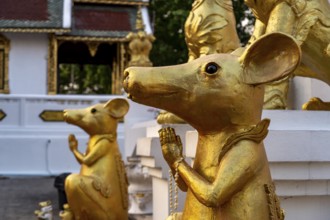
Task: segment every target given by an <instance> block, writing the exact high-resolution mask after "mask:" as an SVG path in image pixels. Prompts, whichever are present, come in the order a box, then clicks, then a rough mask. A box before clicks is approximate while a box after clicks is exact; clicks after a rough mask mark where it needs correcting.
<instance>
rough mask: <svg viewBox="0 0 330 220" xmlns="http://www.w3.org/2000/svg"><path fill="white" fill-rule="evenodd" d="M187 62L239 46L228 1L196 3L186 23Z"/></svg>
mask: <svg viewBox="0 0 330 220" xmlns="http://www.w3.org/2000/svg"><path fill="white" fill-rule="evenodd" d="M185 39H186V43H187V46H188V49H189V61H191V60H194V59H196V58H198V57H200V56H203V55H208V54H214V53H228V52H231V51H234V50H235V49H236V48H238V47H239V46H240V41H239V38H238V36H237V32H236V21H235V16H234V12H233V6H232V2H231V0H195V1H194V3H193V5H192V10H191V12H190V14H189V16H188V18H187V20H186V23H185Z"/></svg>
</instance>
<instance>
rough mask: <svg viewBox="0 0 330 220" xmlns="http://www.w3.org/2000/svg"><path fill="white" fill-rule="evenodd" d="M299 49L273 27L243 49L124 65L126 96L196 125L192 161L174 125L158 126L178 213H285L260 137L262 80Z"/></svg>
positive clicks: (293, 59) (276, 73)
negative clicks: (180, 206)
mask: <svg viewBox="0 0 330 220" xmlns="http://www.w3.org/2000/svg"><path fill="white" fill-rule="evenodd" d="M274 42H276V44H274ZM300 55H301V51H300V47H299V46H298V44H297V43H296V42H295V40H294V39H293V38H292V37H290V36H288V35H285V34H282V33H272V34H269V35H265V36H263V37H261V38H259V39H258V40H256V41H255V42H254V43H253V44H252V45H251V46H250V47H249V48H248V49H247V50H246V51H245V52H244V54H242V55H241V56H238V55H237V53H235V51H234V52H233V53H231V54H213V55H207V56H203V57H201V58H198V59H196V60H193V61H191V62H189V63H186V64H181V65H177V66H168V67H130V68H128V69H126V70H125V73H124V82H123V85H124V89H125V90H126V92H127V93H128V97H129V98H130V99H132V100H133V101H135V102H138V103H141V104H145V105H150V106H153V107H156V108H161V109H165V110H167V111H170V112H172V113H174V114H175V115H178V116H179V117H181V118H182V119H184V120H185V121H187V122H188V123H189V124H191V125H192V126H193V127H194V128H195V129H196V130H197V131H198V145H197V151H196V157H195V160H194V166H193V168H191V167H190V165H189V164H188V163H187V162H186V161H185V159H184V158H183V155H182V146H181V142H180V139H179V137H177V136H176V134H175V132H174V130H173V129H171V128H165V129H162V130H160V140H161V145H162V151H163V155H164V158H165V160H166V161H167V163H168V165H169V166H170V168H171V169H172V171H174V172H175V171H177V172H178V175H179V177H178V179H177V183H178V186H179V187H180V188H181V190H183V191H187V197H186V202H185V207H184V210H183V213H182V215H181V217H179V216H180V215H175V216H176V217H177V218H178V219H183V220H194V219H196V220H197V219H198V220H199V219H210V220H211V219H217V220H221V219H223V220H224V219H226V220H231V219H235V220H265V219H270V220H275V219H276V220H277V219H283V213H282V212H281V209H280V207H279V202H278V199H277V196H276V194H275V191H274V187H273V183H272V178H271V174H270V171H269V165H268V161H267V156H266V153H265V149H264V146H263V142H262V141H263V139H264V138H265V137H266V135H267V132H268V130H267V127H268V124H269V120H268V119H265V120H261V113H262V106H263V98H264V86H263V84H265V83H268V82H272V81H274V80H279V79H281V78H284V77H287V76H288V75H289V74H290V73H291V72H292V71H294V70H295V68H296V67H297V66H298V65H299V62H300ZM177 73H180V74H177Z"/></svg>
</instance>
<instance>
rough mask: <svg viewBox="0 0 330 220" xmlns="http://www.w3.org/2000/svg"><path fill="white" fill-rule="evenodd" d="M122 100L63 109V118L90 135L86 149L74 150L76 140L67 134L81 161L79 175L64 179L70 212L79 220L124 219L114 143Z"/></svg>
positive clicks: (123, 187)
mask: <svg viewBox="0 0 330 220" xmlns="http://www.w3.org/2000/svg"><path fill="white" fill-rule="evenodd" d="M128 109H129V105H128V102H127V101H126V100H125V99H119V98H118V99H112V100H110V101H108V102H107V103H106V104H97V105H94V106H91V107H89V108H86V109H79V110H64V119H65V121H66V122H68V123H70V124H74V125H77V126H79V127H80V128H82V129H83V130H84V131H85V132H87V133H88V134H89V135H90V138H89V142H88V146H87V149H86V152H85V153H84V154H83V153H80V152H79V151H78V141H77V140H76V138H75V136H74V135H72V134H71V135H69V146H70V150H71V151H72V153H73V154H74V156H75V158H76V159H77V161H78V162H79V163H80V164H81V169H80V173H79V174H71V175H69V176H68V177H67V178H66V180H65V192H66V195H67V199H68V204H69V207H68V206H66V210H71V211H68V212H70V213H65V211H64V213H62V214H61V216H62V218H63V219H66V220H67V219H68V217H67V216H72V215H73V219H76V220H77V219H79V220H84V219H86V220H91V219H92V220H125V219H126V220H127V219H128V193H127V187H128V183H127V178H126V172H125V167H124V163H123V161H122V159H121V154H120V151H119V147H118V143H117V136H116V134H117V124H118V119H121V118H122V117H123V116H124V115H125V114H126V113H127V111H128Z"/></svg>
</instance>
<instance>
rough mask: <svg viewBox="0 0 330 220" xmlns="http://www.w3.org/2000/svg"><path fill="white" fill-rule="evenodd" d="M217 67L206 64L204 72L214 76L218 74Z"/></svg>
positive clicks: (212, 64) (214, 64)
mask: <svg viewBox="0 0 330 220" xmlns="http://www.w3.org/2000/svg"><path fill="white" fill-rule="evenodd" d="M218 69H219V66H218V64H216V63H208V64H206V66H205V72H206V73H207V74H215V73H216V72H218Z"/></svg>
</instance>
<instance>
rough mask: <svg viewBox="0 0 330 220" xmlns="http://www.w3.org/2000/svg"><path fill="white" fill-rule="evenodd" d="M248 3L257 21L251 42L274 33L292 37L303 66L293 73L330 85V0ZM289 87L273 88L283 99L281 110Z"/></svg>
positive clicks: (248, 1)
mask: <svg viewBox="0 0 330 220" xmlns="http://www.w3.org/2000/svg"><path fill="white" fill-rule="evenodd" d="M245 3H246V4H247V5H248V6H249V7H250V8H251V9H252V11H253V13H254V15H255V17H256V19H257V20H256V24H255V29H254V32H253V36H252V37H251V40H250V42H253V41H254V40H255V39H258V38H259V37H260V36H262V35H263V34H267V33H271V32H283V33H287V34H290V35H292V36H293V37H295V38H296V39H297V40H298V42H299V45H301V48H302V52H303V56H302V65H301V66H300V67H299V68H298V69H297V71H296V72H295V73H294V74H295V75H298V76H306V77H312V78H316V79H320V80H322V81H324V82H326V83H328V84H330V73H329V69H330V56H329V55H328V51H329V42H330V4H329V2H328V1H327V0H309V1H307V0H284V1H277V0H267V1H260V0H259V1H254V0H245ZM284 83H286V84H287V85H288V83H287V82H284ZM287 85H285V86H282V85H281V87H282V88H276V86H275V85H273V88H274V89H276V90H277V93H278V92H279V91H280V92H281V93H280V97H281V98H282V102H283V103H285V105H283V106H282V107H280V108H285V107H286V96H287V90H288V89H287ZM269 91H271V89H270V90H269ZM268 97H272V96H271V95H269V96H268ZM277 97H279V96H277ZM265 101H266V102H271V101H268V100H265ZM274 108H276V106H274Z"/></svg>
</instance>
